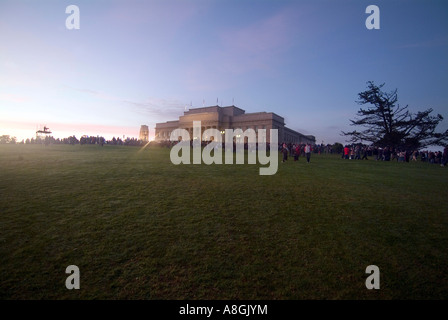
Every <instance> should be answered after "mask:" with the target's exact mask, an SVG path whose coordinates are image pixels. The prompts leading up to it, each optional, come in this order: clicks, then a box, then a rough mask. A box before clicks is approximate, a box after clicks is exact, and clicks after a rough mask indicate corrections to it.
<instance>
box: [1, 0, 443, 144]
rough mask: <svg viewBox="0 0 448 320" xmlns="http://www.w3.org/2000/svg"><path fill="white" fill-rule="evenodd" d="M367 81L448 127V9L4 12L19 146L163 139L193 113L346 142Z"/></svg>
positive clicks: (49, 7)
mask: <svg viewBox="0 0 448 320" xmlns="http://www.w3.org/2000/svg"><path fill="white" fill-rule="evenodd" d="M69 5H76V6H77V7H78V8H79V13H80V15H79V22H80V24H79V27H80V28H79V29H68V28H67V27H66V20H67V18H69V17H70V15H71V12H69V13H66V8H67V7H68V6H69ZM369 5H376V6H377V7H378V8H379V16H380V20H379V24H380V28H379V29H372V30H369V29H368V28H367V27H366V24H365V22H366V19H368V17H369V16H370V13H366V8H367V7H368V6H369ZM70 21H71V20H70ZM367 81H374V82H375V84H382V83H385V86H384V87H383V89H384V90H385V91H392V90H395V89H398V102H399V104H400V105H402V106H404V105H408V106H409V110H411V111H413V112H416V111H423V110H425V109H427V108H432V109H434V114H437V113H440V114H441V115H442V116H443V117H444V118H445V119H444V120H443V122H441V123H440V124H439V127H438V131H445V130H446V129H448V112H447V111H448V90H447V84H448V1H443V0H442V1H435V0H430V1H428V0H425V1H423V0H418V1H417V0H387V1H385V0H369V1H364V0H331V1H330V0H313V1H311V0H303V1H302V0H291V1H288V0H139V1H137V0H126V1H125V0H107V1H106V0H89V1H84V0H70V1H65V0H40V1H34V0H12V1H8V0H0V135H3V134H8V135H11V136H16V137H17V139H18V140H19V141H21V140H22V139H27V138H32V137H34V136H35V132H36V129H37V128H41V127H42V126H44V125H46V126H47V127H49V128H50V130H51V131H52V132H53V136H54V137H55V138H64V137H68V136H71V135H75V136H76V137H78V138H79V137H81V136H82V135H93V136H97V135H99V136H103V137H105V138H106V139H111V138H112V137H120V138H123V137H135V138H138V134H139V130H140V126H141V125H148V126H149V128H150V137H152V136H154V127H155V124H156V123H158V122H165V121H169V120H177V119H178V117H179V116H181V115H183V112H184V111H185V110H187V109H189V108H195V107H202V106H203V105H205V106H212V105H217V104H218V105H220V106H228V105H232V104H233V105H235V106H237V107H239V108H242V109H244V110H246V112H247V113H249V112H259V111H266V112H274V113H276V114H278V115H280V116H282V117H283V118H284V119H285V124H286V126H287V127H289V128H291V129H294V130H297V131H299V132H301V133H303V134H307V135H308V134H310V135H314V136H315V137H316V142H317V143H325V144H327V143H331V144H333V143H335V142H341V143H344V142H345V141H346V140H347V138H346V137H343V136H341V131H347V130H352V129H353V127H351V126H350V125H349V124H350V121H349V119H354V117H355V115H356V112H357V111H358V110H359V108H360V107H361V106H360V105H359V104H357V103H356V101H357V99H358V93H360V92H362V91H364V90H366V88H367V85H366V83H367Z"/></svg>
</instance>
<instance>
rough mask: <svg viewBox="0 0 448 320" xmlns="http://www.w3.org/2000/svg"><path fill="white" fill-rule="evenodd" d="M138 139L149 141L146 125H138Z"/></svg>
mask: <svg viewBox="0 0 448 320" xmlns="http://www.w3.org/2000/svg"><path fill="white" fill-rule="evenodd" d="M138 139H139V140H141V141H143V142H148V141H149V128H148V126H147V125H144V124H143V125H141V127H140V134H139V137H138Z"/></svg>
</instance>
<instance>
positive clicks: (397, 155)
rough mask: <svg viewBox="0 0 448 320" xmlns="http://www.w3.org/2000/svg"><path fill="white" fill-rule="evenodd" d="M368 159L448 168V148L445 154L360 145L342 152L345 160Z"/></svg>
mask: <svg viewBox="0 0 448 320" xmlns="http://www.w3.org/2000/svg"><path fill="white" fill-rule="evenodd" d="M368 157H371V158H373V159H374V160H376V161H398V162H410V161H422V162H428V163H434V164H440V165H441V166H446V164H447V163H448V146H447V147H445V148H444V150H443V152H442V151H440V150H439V151H430V150H424V151H419V150H414V151H412V152H411V151H409V150H404V149H399V148H389V147H385V148H380V147H374V146H367V145H360V144H358V145H352V146H350V145H346V146H345V147H344V149H343V152H342V158H344V159H354V160H364V159H366V160H368Z"/></svg>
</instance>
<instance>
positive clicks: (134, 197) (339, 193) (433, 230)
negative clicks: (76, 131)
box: [0, 145, 448, 300]
mask: <svg viewBox="0 0 448 320" xmlns="http://www.w3.org/2000/svg"><path fill="white" fill-rule="evenodd" d="M139 150H140V149H138V148H136V147H119V146H104V147H99V146H79V145H76V146H69V145H50V146H47V147H44V146H40V145H1V146H0V227H1V229H0V257H1V263H0V274H1V278H0V298H1V299H212V300H213V299H269V300H274V299H446V298H448V210H447V204H446V203H447V199H448V188H447V178H448V169H447V168H442V167H440V166H438V165H431V164H427V163H421V162H418V163H412V162H411V163H397V162H376V161H373V160H368V161H359V160H343V159H341V158H340V157H339V156H330V155H314V154H313V155H312V157H311V163H309V164H308V163H306V162H305V161H304V160H305V159H304V158H300V160H299V162H297V163H295V162H293V161H291V160H292V159H289V160H288V162H287V163H281V161H279V168H278V172H277V174H275V175H272V176H260V175H259V167H260V166H259V165H210V166H207V165H178V166H175V165H173V164H172V163H171V161H170V157H169V150H168V149H165V148H147V149H145V150H143V151H141V152H139ZM279 159H280V156H279ZM68 265H76V266H78V267H79V269H80V280H81V289H80V290H67V288H66V287H65V280H66V278H67V277H68V276H69V275H68V274H66V273H65V269H66V267H67V266H68ZM369 265H377V266H378V267H379V269H380V285H381V287H380V289H379V290H367V289H366V286H365V280H366V278H367V277H368V276H369V275H368V274H366V273H365V269H366V267H367V266H369Z"/></svg>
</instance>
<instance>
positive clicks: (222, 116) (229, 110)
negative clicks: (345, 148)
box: [155, 106, 316, 144]
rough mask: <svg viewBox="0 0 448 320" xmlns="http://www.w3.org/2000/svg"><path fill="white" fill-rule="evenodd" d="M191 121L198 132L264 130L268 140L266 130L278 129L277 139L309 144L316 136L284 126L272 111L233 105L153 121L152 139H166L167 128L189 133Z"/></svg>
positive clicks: (279, 117)
mask: <svg viewBox="0 0 448 320" xmlns="http://www.w3.org/2000/svg"><path fill="white" fill-rule="evenodd" d="M193 121H201V126H202V130H201V131H202V132H204V131H205V130H206V129H209V128H215V129H218V130H219V131H221V132H222V133H224V130H225V129H238V128H239V129H242V130H243V131H245V130H246V129H249V128H251V129H254V130H255V132H257V131H258V129H266V139H267V141H268V142H270V131H269V129H277V130H278V142H279V143H281V142H286V143H311V144H315V142H316V138H315V137H314V136H310V135H303V134H301V133H299V132H297V131H294V130H292V129H289V128H287V127H285V121H284V119H283V117H281V116H279V115H277V114H275V113H273V112H254V113H246V111H244V110H243V109H240V108H238V107H235V106H228V107H220V106H211V107H202V108H193V109H190V110H188V111H185V112H184V115H183V116H180V117H179V120H174V121H167V122H163V123H156V128H155V140H156V141H166V140H169V139H170V134H171V131H173V130H175V129H178V128H180V129H186V130H187V131H188V132H189V133H190V137H192V134H193Z"/></svg>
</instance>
